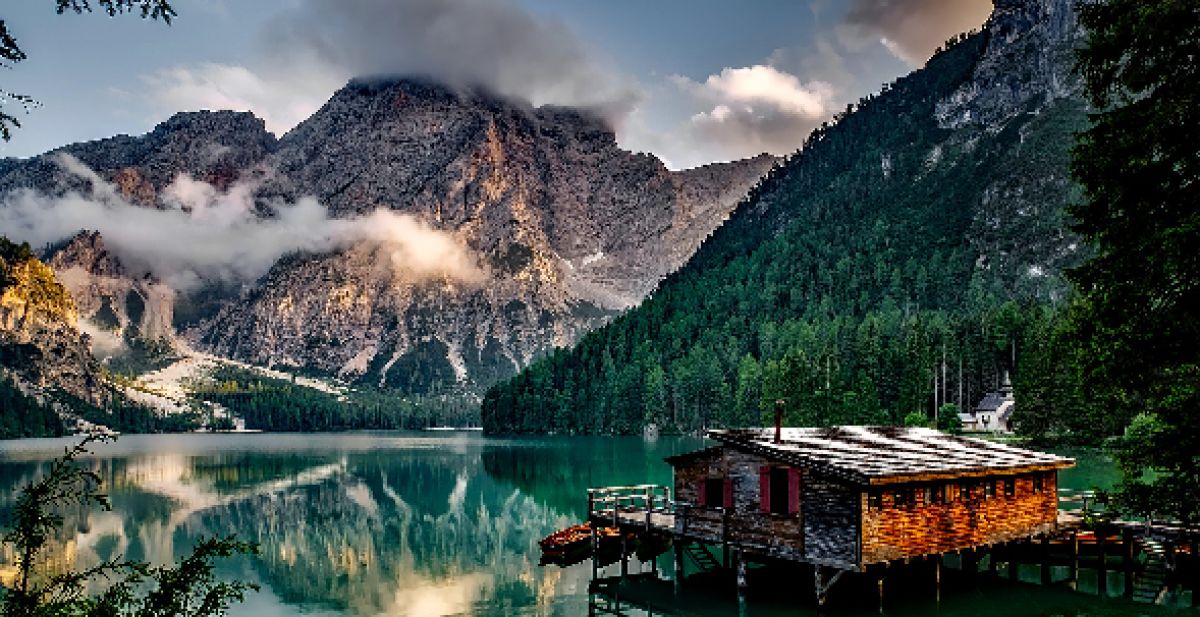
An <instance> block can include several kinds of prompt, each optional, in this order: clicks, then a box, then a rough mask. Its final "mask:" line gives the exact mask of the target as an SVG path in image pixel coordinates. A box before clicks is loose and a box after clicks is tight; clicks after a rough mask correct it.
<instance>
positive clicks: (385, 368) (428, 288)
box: [0, 78, 775, 393]
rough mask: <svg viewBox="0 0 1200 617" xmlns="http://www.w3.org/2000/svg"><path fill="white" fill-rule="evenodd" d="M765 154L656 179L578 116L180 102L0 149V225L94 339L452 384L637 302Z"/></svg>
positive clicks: (408, 100)
mask: <svg viewBox="0 0 1200 617" xmlns="http://www.w3.org/2000/svg"><path fill="white" fill-rule="evenodd" d="M774 162H775V159H774V158H773V157H769V156H761V157H757V158H754V159H747V160H745V161H739V162H735V163H729V164H715V165H708V166H705V167H702V168H698V169H693V170H687V171H682V172H672V171H669V170H667V169H666V167H665V166H664V165H663V164H662V163H661V162H660V161H659V160H658V159H656V158H654V157H653V156H650V155H646V154H634V153H630V152H627V151H624V150H621V149H620V148H619V147H618V146H617V144H616V140H615V137H614V134H613V131H612V129H611V128H610V127H609V125H608V123H607V122H606V121H605V120H604V119H602V118H601V117H599V116H596V115H593V114H592V113H591V112H589V111H581V110H575V109H570V108H563V107H550V106H543V107H533V106H531V105H530V104H528V103H525V102H522V101H519V100H515V99H509V98H505V97H502V96H498V95H495V94H492V93H490V92H488V91H485V90H482V89H479V88H470V87H465V86H447V85H443V84H440V83H436V82H433V81H430V80H428V79H415V78H403V79H402V78H374V79H360V80H355V81H352V82H351V83H349V84H348V85H347V86H345V87H344V88H342V89H341V90H339V91H338V92H337V93H335V94H334V96H333V97H332V98H331V99H330V100H329V101H328V102H327V103H326V104H325V106H323V107H322V108H321V109H320V110H319V111H318V112H317V113H316V114H314V115H313V116H312V117H311V118H309V119H308V120H306V121H304V122H302V123H301V124H300V125H299V126H297V127H296V128H295V129H293V130H292V131H290V132H288V133H287V134H286V135H284V136H282V137H281V138H279V139H275V138H274V137H273V136H272V135H271V134H270V133H268V132H267V131H266V129H265V126H264V124H263V122H262V121H261V120H259V119H258V118H255V117H254V116H253V115H252V114H249V113H244V112H228V111H219V112H196V113H181V114H177V115H176V116H174V117H172V118H171V119H169V120H168V121H166V122H164V123H162V124H160V125H159V126H158V127H156V128H155V129H154V130H153V131H151V132H150V133H148V134H146V135H143V136H136V137H129V136H118V137H114V138H111V139H106V140H100V141H96V142H86V143H81V144H73V145H69V146H65V147H63V148H60V149H58V150H55V151H53V152H50V153H46V154H45V155H42V156H38V157H34V158H31V159H24V160H16V159H6V160H4V161H0V234H4V235H7V236H9V237H12V238H14V239H17V240H26V241H29V242H31V243H33V244H34V245H35V246H37V247H46V250H45V254H46V257H47V259H48V260H50V263H52V264H53V265H54V267H55V269H56V271H57V272H58V274H59V276H60V277H61V278H62V280H63V282H64V284H65V285H66V287H67V288H68V289H70V291H71V293H72V296H73V297H74V299H75V302H76V305H77V306H78V307H80V324H81V327H87V328H91V329H92V330H93V331H94V332H96V333H97V334H98V336H94V337H93V341H94V342H95V343H96V344H98V345H101V346H102V347H103V346H104V345H103V344H102V343H103V341H110V342H113V341H115V342H114V344H113V345H109V346H108V347H109V348H119V343H120V342H121V341H122V340H126V339H128V340H132V339H143V340H146V339H148V340H154V341H166V342H168V343H169V344H170V345H172V346H175V347H178V348H180V349H183V348H189V347H190V348H195V349H198V350H202V351H206V352H212V353H215V354H218V355H220V356H225V357H230V358H234V359H238V360H245V361H248V362H251V363H254V364H258V365H263V366H273V367H286V368H289V369H294V370H301V371H310V372H314V373H318V374H324V375H330V376H336V377H339V378H342V379H344V380H349V381H362V382H365V383H371V384H376V385H380V386H384V387H389V388H396V389H398V390H399V391H401V392H406V393H431V392H446V391H468V392H469V391H472V390H475V389H476V388H478V387H479V386H481V385H487V384H490V383H491V382H493V381H494V380H496V379H498V378H501V377H503V376H506V375H510V374H512V373H514V372H515V371H516V370H518V369H519V368H520V367H522V366H524V365H526V364H528V363H529V362H530V361H531V360H532V359H533V358H534V357H536V356H537V355H539V354H541V353H544V352H545V351H547V350H548V349H550V348H552V347H554V346H564V345H568V344H570V343H572V342H573V341H574V340H576V339H577V338H578V337H579V336H580V335H581V334H582V333H583V332H586V331H587V330H589V329H591V328H593V327H596V326H597V325H600V324H602V323H604V322H605V321H606V320H608V319H609V318H610V317H611V316H613V315H615V314H616V313H617V312H618V311H620V310H623V309H625V308H627V307H629V306H633V305H635V304H636V303H637V302H639V301H640V300H641V298H642V297H644V296H645V294H646V293H648V292H649V291H650V289H652V288H653V287H654V285H656V284H657V282H658V281H659V280H660V279H661V278H662V277H663V276H665V275H666V274H667V273H669V272H670V271H671V270H672V269H674V268H676V267H678V266H679V265H680V264H682V263H683V262H684V261H685V260H686V259H687V257H688V256H690V254H691V253H692V252H693V251H694V250H695V248H696V247H697V246H699V244H700V243H701V241H702V240H703V239H704V238H705V237H706V236H707V235H708V234H709V233H710V232H711V231H712V230H713V229H714V228H715V227H716V226H717V225H718V224H719V223H720V222H721V221H722V220H723V219H724V218H725V217H726V216H727V215H728V213H729V211H730V210H731V209H732V208H733V206H734V205H735V203H736V202H737V200H738V199H739V198H740V197H742V196H743V195H744V193H745V192H746V191H747V190H748V189H749V187H750V186H751V185H753V184H754V182H755V181H757V179H758V178H759V177H760V176H761V174H762V173H764V172H765V171H766V170H767V169H768V168H769V167H770V166H771V165H772V164H773V163H774ZM127 342H128V341H127Z"/></svg>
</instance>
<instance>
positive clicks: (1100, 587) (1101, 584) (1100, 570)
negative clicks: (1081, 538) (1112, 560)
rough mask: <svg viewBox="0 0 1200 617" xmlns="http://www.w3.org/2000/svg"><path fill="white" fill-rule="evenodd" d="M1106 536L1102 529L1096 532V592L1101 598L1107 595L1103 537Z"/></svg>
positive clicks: (1106, 562)
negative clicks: (1097, 555)
mask: <svg viewBox="0 0 1200 617" xmlns="http://www.w3.org/2000/svg"><path fill="white" fill-rule="evenodd" d="M1107 535H1108V534H1107V533H1105V532H1104V530H1103V529H1098V530H1096V552H1097V553H1098V554H1099V557H1098V559H1099V560H1100V561H1098V562H1096V563H1097V565H1096V591H1097V592H1098V593H1099V594H1100V595H1101V596H1107V595H1108V559H1107V558H1106V556H1105V553H1106V552H1108V551H1107V549H1106V546H1105V540H1106V539H1107V538H1105V536H1107Z"/></svg>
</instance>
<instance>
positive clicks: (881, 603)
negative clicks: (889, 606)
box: [822, 572, 883, 615]
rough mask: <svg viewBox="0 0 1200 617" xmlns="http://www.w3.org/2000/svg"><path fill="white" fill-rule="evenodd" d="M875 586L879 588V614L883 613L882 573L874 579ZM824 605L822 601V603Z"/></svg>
mask: <svg viewBox="0 0 1200 617" xmlns="http://www.w3.org/2000/svg"><path fill="white" fill-rule="evenodd" d="M875 586H876V587H878V589H879V614H880V615H882V614H883V573H882V572H880V573H879V577H878V578H876V579H875ZM822 606H824V603H822Z"/></svg>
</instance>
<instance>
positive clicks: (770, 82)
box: [625, 64, 836, 167]
mask: <svg viewBox="0 0 1200 617" xmlns="http://www.w3.org/2000/svg"><path fill="white" fill-rule="evenodd" d="M670 80H671V82H672V83H674V84H675V85H676V86H677V88H678V90H679V91H681V92H683V93H684V94H685V95H686V96H687V97H688V99H689V100H690V103H691V104H692V105H693V106H699V107H701V109H700V110H699V111H696V112H694V113H693V114H692V115H691V116H690V117H689V118H688V119H687V120H686V121H685V122H683V123H682V124H680V125H679V126H677V127H675V128H674V129H673V130H672V132H671V133H670V134H667V135H660V136H658V137H657V139H650V138H647V137H646V136H644V135H636V136H635V137H639V138H640V139H641V143H646V144H652V147H653V149H654V151H655V152H656V153H659V154H660V155H661V156H663V157H664V158H665V159H666V160H667V161H668V164H670V165H672V166H677V167H690V166H694V165H699V164H704V163H708V162H711V161H713V160H733V159H740V158H745V157H750V156H755V155H758V154H761V153H763V152H768V153H771V154H787V153H790V152H793V151H795V150H796V149H797V148H799V147H800V146H801V144H803V143H804V139H805V137H806V136H807V135H808V134H809V133H810V132H811V131H812V129H813V128H815V127H816V126H818V125H820V124H821V122H823V121H824V120H826V119H828V118H829V116H830V115H832V109H833V101H834V97H835V94H836V90H835V88H834V87H833V86H832V85H830V84H829V83H827V82H824V81H817V80H814V81H808V82H804V81H802V80H801V79H800V78H799V77H797V76H796V75H793V74H791V73H788V72H786V71H783V70H781V69H779V68H778V67H775V66H772V65H770V64H757V65H753V66H747V67H726V68H724V69H722V70H721V71H720V72H718V73H714V74H712V75H709V76H707V77H706V78H705V79H704V80H702V81H695V80H692V79H689V78H687V77H683V76H679V75H675V76H672V77H671V78H670ZM625 141H626V142H628V141H629V139H628V138H626V140H625Z"/></svg>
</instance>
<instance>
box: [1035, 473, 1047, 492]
mask: <svg viewBox="0 0 1200 617" xmlns="http://www.w3.org/2000/svg"><path fill="white" fill-rule="evenodd" d="M1044 490H1046V478H1045V476H1043V475H1042V474H1040V473H1039V474H1034V476H1033V492H1034V494H1038V493H1041V492H1042V491H1044Z"/></svg>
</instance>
